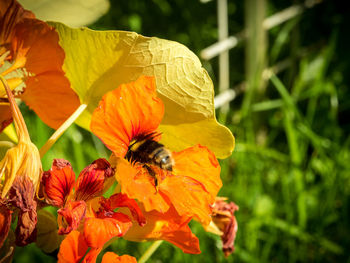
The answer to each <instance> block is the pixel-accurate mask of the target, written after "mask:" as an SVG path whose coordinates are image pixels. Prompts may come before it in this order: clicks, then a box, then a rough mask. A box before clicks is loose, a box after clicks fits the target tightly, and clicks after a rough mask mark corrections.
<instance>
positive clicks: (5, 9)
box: [0, 0, 35, 54]
mask: <svg viewBox="0 0 350 263" xmlns="http://www.w3.org/2000/svg"><path fill="white" fill-rule="evenodd" d="M34 17H35V16H34V14H33V13H32V12H30V11H28V10H25V9H23V7H22V6H21V5H20V4H19V3H17V1H14V0H1V1H0V44H1V45H4V44H9V43H10V42H11V39H12V37H13V35H14V31H15V30H14V29H15V26H16V25H17V24H18V23H21V22H23V20H24V19H25V18H34ZM0 51H1V49H0ZM0 54H1V52H0Z"/></svg>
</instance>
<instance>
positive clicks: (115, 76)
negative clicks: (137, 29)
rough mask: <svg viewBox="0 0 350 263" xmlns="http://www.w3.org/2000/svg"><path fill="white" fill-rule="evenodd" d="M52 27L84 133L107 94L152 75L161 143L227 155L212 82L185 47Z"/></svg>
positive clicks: (229, 139)
mask: <svg viewBox="0 0 350 263" xmlns="http://www.w3.org/2000/svg"><path fill="white" fill-rule="evenodd" d="M52 25H53V26H54V27H55V28H56V30H57V32H58V34H59V36H60V41H59V43H60V45H61V46H62V48H63V49H64V51H65V53H66V58H65V61H64V65H63V70H64V71H65V73H66V76H67V78H68V79H69V80H70V82H71V87H72V89H73V90H74V91H75V92H76V93H77V94H78V95H79V98H80V100H81V103H84V104H87V105H88V107H87V109H86V110H85V112H84V113H83V115H82V116H81V117H80V118H79V119H78V121H77V123H78V124H79V125H81V126H82V127H85V128H87V129H89V126H90V120H91V114H92V112H93V110H94V109H95V108H96V107H97V105H98V102H99V101H100V99H101V97H102V96H103V95H104V94H105V93H106V92H108V91H110V90H113V89H115V88H117V87H118V86H119V85H120V84H122V83H128V82H131V81H135V80H136V79H137V78H138V77H139V76H141V75H147V76H155V79H156V85H157V92H158V94H159V97H160V98H161V99H162V100H163V102H164V104H165V116H164V119H163V122H162V124H161V127H160V130H161V131H162V132H163V139H162V142H163V143H164V144H165V145H166V146H167V147H169V148H170V149H172V150H182V149H184V148H187V147H189V146H193V145H195V144H198V143H199V144H202V145H205V146H207V147H208V148H210V149H211V150H212V151H214V153H215V154H216V156H217V157H219V158H225V157H227V156H229V155H230V154H231V152H232V151H233V148H234V138H233V136H232V133H231V132H230V131H229V130H228V129H227V128H226V127H224V126H222V125H220V124H218V123H217V121H216V119H215V110H214V87H213V83H212V81H211V79H210V77H209V76H208V73H207V72H206V70H205V69H203V67H202V65H201V63H200V61H199V59H198V57H197V56H196V55H195V54H193V53H192V52H191V51H190V50H189V49H188V48H187V47H185V46H183V45H181V44H179V43H177V42H174V41H169V40H163V39H159V38H155V37H152V38H150V37H144V36H141V35H139V34H137V33H134V32H125V31H93V30H90V29H87V28H80V29H72V28H69V27H67V26H65V25H63V24H60V23H52ZM140 103H142V102H140ZM175 139H176V140H175Z"/></svg>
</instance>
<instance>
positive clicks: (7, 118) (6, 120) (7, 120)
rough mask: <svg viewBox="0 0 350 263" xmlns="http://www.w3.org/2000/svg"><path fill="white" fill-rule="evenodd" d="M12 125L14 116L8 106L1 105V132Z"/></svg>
mask: <svg viewBox="0 0 350 263" xmlns="http://www.w3.org/2000/svg"><path fill="white" fill-rule="evenodd" d="M11 123H12V114H11V110H10V107H9V106H8V105H0V132H2V131H3V130H4V129H5V128H6V127H7V126H8V125H9V124H11Z"/></svg>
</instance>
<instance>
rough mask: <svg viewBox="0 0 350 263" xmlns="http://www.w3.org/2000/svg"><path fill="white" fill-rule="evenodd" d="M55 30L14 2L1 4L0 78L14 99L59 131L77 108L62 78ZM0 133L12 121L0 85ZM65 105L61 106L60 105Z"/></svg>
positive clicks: (57, 38) (61, 52)
mask: <svg viewBox="0 0 350 263" xmlns="http://www.w3.org/2000/svg"><path fill="white" fill-rule="evenodd" d="M58 41H59V37H58V34H57V32H56V31H55V29H54V28H53V27H51V26H49V25H48V24H46V23H44V22H43V21H40V20H38V19H36V18H35V16H34V14H33V13H32V12H30V11H27V10H25V9H23V8H22V7H21V6H20V4H18V3H17V2H16V1H15V0H1V1H0V74H1V76H3V77H5V78H6V79H7V81H8V83H9V85H10V88H11V90H13V91H14V94H15V96H16V97H18V98H20V99H22V100H23V101H24V102H25V103H26V104H27V105H28V106H29V107H30V108H31V109H33V110H34V111H35V112H36V113H37V114H38V115H39V117H40V118H41V119H42V120H43V121H44V122H45V123H47V124H48V125H49V126H51V127H53V128H58V127H59V126H60V125H61V124H62V123H63V122H64V121H65V120H66V119H67V116H69V115H71V114H72V113H73V112H74V110H75V109H76V108H77V107H78V106H79V99H78V97H77V95H76V94H75V93H74V92H73V90H72V89H71V88H70V83H69V81H68V79H67V78H66V77H65V76H64V72H63V70H62V65H63V61H64V57H65V54H64V51H63V49H62V48H61V47H60V46H59V44H58ZM1 101H3V103H2V104H1V103H0V131H1V130H2V129H3V128H5V127H6V125H8V124H9V123H11V121H12V116H11V114H10V111H9V107H8V105H5V104H4V102H6V93H5V90H4V88H3V85H2V84H0V102H1ZM62 101H64V103H62Z"/></svg>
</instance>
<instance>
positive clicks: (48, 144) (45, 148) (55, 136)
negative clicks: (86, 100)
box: [39, 104, 87, 158]
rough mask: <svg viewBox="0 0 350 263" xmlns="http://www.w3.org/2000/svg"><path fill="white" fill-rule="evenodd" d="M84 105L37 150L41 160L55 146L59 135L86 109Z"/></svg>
mask: <svg viewBox="0 0 350 263" xmlns="http://www.w3.org/2000/svg"><path fill="white" fill-rule="evenodd" d="M86 107H87V105H86V104H81V105H80V106H79V107H78V108H77V109H76V111H75V112H74V113H73V114H72V115H71V116H70V117H69V118H68V119H67V120H66V121H65V122H64V123H63V124H62V125H61V126H60V127H59V128H58V129H57V130H56V131H55V132H54V133H53V134H52V135H51V137H50V138H49V139H48V140H47V142H46V143H45V144H44V146H43V147H41V149H40V150H39V152H40V157H41V158H42V157H43V156H44V155H45V154H46V152H47V151H48V150H49V149H50V148H51V147H52V145H54V144H55V142H56V141H57V140H58V139H59V138H60V137H61V135H62V134H63V133H64V132H65V131H66V130H67V129H68V128H69V127H70V126H71V125H72V124H73V122H74V121H75V120H76V119H77V118H78V117H79V116H80V115H81V114H82V113H83V111H84V110H85V109H86Z"/></svg>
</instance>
